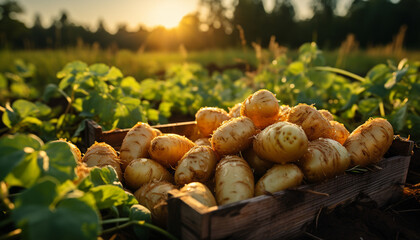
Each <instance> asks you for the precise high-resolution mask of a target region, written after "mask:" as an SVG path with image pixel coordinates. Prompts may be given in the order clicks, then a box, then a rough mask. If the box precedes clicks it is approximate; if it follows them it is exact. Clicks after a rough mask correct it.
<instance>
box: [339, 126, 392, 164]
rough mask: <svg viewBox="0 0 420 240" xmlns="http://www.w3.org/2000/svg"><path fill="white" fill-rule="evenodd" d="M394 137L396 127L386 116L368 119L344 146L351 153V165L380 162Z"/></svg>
mask: <svg viewBox="0 0 420 240" xmlns="http://www.w3.org/2000/svg"><path fill="white" fill-rule="evenodd" d="M393 139H394V129H393V128H392V125H391V124H390V123H389V122H388V121H387V120H386V119H384V118H375V119H370V120H368V121H366V122H365V123H364V124H362V125H360V126H359V127H357V128H356V129H355V130H354V131H353V132H352V133H351V134H350V136H349V137H348V138H347V140H346V142H345V143H344V147H345V148H346V149H347V151H348V152H349V153H350V159H351V165H352V166H355V165H360V166H366V165H369V164H373V163H377V162H379V161H380V160H381V159H382V157H383V155H384V154H385V153H386V152H387V151H388V149H389V147H390V146H391V144H392V141H393Z"/></svg>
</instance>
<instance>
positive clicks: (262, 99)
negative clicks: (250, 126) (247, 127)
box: [241, 89, 280, 129]
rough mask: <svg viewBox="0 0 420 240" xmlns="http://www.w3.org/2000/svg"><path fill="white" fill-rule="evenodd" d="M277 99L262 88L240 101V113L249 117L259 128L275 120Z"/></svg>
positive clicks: (277, 109) (277, 105) (278, 109)
mask: <svg viewBox="0 0 420 240" xmlns="http://www.w3.org/2000/svg"><path fill="white" fill-rule="evenodd" d="M279 111H280V106H279V101H278V100H277V98H276V96H275V95H274V94H273V93H271V92H270V91H268V90H265V89H262V90H259V91H257V92H255V93H254V94H252V95H251V96H249V97H248V98H247V99H245V101H244V102H243V103H242V107H241V115H242V116H247V117H249V118H250V119H251V120H252V121H253V122H254V124H255V126H256V127H257V128H259V129H264V128H265V127H267V126H268V125H271V124H273V123H275V122H277V120H278V117H279Z"/></svg>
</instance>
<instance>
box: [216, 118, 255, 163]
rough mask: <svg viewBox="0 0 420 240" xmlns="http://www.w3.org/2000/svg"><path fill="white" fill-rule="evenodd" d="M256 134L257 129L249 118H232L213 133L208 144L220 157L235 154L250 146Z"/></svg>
mask: <svg viewBox="0 0 420 240" xmlns="http://www.w3.org/2000/svg"><path fill="white" fill-rule="evenodd" d="M256 133H257V128H256V127H255V125H254V123H253V122H252V120H251V119H250V118H248V117H239V118H232V119H230V120H229V121H227V122H224V123H223V125H222V126H220V127H219V128H218V129H217V130H216V131H214V133H213V136H212V137H211V139H210V142H211V145H212V147H213V150H214V151H216V152H217V153H218V154H219V155H220V156H223V155H229V154H236V153H238V152H240V151H242V150H245V149H247V148H248V147H249V146H250V145H251V143H252V137H253V136H254V135H255V134H256Z"/></svg>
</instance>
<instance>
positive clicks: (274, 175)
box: [255, 164, 303, 196]
mask: <svg viewBox="0 0 420 240" xmlns="http://www.w3.org/2000/svg"><path fill="white" fill-rule="evenodd" d="M302 180H303V173H302V171H301V170H300V169H299V167H297V166H296V165H294V164H284V165H280V164H275V165H274V166H273V167H272V168H270V169H269V170H268V171H267V173H266V174H264V176H262V177H261V179H260V180H259V181H258V182H257V184H256V185H255V196H259V195H263V194H265V193H266V192H270V193H274V192H278V191H282V190H285V189H288V188H291V187H296V186H299V185H300V184H301V182H302Z"/></svg>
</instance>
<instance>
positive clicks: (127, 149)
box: [120, 122, 158, 169]
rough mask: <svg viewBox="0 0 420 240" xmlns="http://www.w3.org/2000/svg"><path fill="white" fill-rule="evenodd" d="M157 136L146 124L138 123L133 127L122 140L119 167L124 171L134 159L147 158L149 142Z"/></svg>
mask: <svg viewBox="0 0 420 240" xmlns="http://www.w3.org/2000/svg"><path fill="white" fill-rule="evenodd" d="M157 135H158V132H157V131H155V129H154V128H152V127H150V126H149V124H147V123H142V122H138V123H137V124H136V125H134V126H133V127H132V128H131V129H130V131H128V133H127V135H126V136H125V137H124V140H123V142H122V145H121V149H120V158H121V167H122V168H123V169H125V168H126V167H127V165H128V164H129V163H130V162H131V161H132V160H134V159H137V158H146V157H148V156H149V152H148V150H149V147H150V142H151V141H152V139H153V138H155V137H156V136H157Z"/></svg>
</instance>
